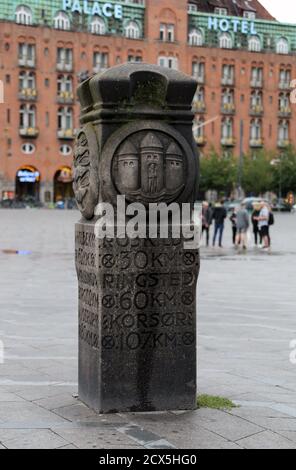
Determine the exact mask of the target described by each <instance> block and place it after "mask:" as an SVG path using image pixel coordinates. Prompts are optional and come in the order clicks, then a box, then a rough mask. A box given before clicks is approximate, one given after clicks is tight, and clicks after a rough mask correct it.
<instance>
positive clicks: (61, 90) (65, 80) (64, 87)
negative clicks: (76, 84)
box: [57, 75, 73, 98]
mask: <svg viewBox="0 0 296 470" xmlns="http://www.w3.org/2000/svg"><path fill="white" fill-rule="evenodd" d="M57 85H58V96H61V95H66V96H65V97H68V98H70V97H71V95H72V93H73V79H72V77H71V75H59V76H58V81H57Z"/></svg>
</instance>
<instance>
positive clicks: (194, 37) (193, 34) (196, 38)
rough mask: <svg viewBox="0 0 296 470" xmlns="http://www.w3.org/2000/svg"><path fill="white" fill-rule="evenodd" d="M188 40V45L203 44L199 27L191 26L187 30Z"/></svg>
mask: <svg viewBox="0 0 296 470" xmlns="http://www.w3.org/2000/svg"><path fill="white" fill-rule="evenodd" d="M188 42H189V45H190V46H199V47H201V46H203V43H204V38H203V34H202V32H201V30H200V29H197V28H193V29H191V31H190V32H189V37H188Z"/></svg>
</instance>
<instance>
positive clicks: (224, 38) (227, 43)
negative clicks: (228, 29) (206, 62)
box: [219, 33, 233, 49]
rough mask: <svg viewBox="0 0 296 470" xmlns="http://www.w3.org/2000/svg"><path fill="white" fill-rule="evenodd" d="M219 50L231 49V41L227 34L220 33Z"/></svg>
mask: <svg viewBox="0 0 296 470" xmlns="http://www.w3.org/2000/svg"><path fill="white" fill-rule="evenodd" d="M219 47H220V49H232V48H233V39H232V37H231V35H230V34H229V33H221V34H220V36H219Z"/></svg>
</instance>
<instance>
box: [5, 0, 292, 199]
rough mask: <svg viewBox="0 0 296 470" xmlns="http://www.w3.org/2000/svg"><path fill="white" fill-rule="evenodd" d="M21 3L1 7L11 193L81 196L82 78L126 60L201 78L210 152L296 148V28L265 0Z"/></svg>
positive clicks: (200, 116)
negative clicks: (293, 96)
mask: <svg viewBox="0 0 296 470" xmlns="http://www.w3.org/2000/svg"><path fill="white" fill-rule="evenodd" d="M15 3H16V2H8V1H4V2H1V4H2V5H0V80H2V82H3V88H4V100H3V101H4V103H2V104H0V110H1V112H0V125H1V130H2V132H1V135H0V143H1V145H0V198H7V197H14V196H17V197H19V198H21V197H27V196H33V197H36V198H40V199H41V201H43V202H44V201H45V202H51V201H56V200H58V199H65V198H67V197H71V163H72V147H73V139H74V136H75V131H76V129H77V128H78V127H79V105H78V103H77V99H76V96H75V90H76V88H77V85H78V83H79V81H81V80H83V78H85V77H87V76H89V75H91V74H93V73H96V72H102V71H103V70H104V69H106V68H107V67H111V66H114V65H116V64H120V63H123V62H126V61H144V62H148V63H158V64H159V65H162V66H166V67H172V68H178V69H179V70H182V71H183V72H185V73H188V74H192V75H194V76H195V77H196V79H197V81H198V89H197V93H196V99H195V102H194V110H195V112H196V123H195V126H194V133H195V136H196V141H197V144H198V146H199V148H200V151H201V153H202V154H207V152H209V151H210V149H211V148H212V147H213V148H215V149H216V151H217V152H219V153H220V154H222V153H225V152H226V153H229V152H232V153H234V154H235V155H239V153H240V150H241V149H242V150H243V151H244V152H245V153H256V152H257V151H258V150H260V149H262V148H265V149H267V150H273V151H275V152H280V151H282V149H284V148H285V147H286V146H288V145H289V144H293V145H295V147H296V132H295V117H296V106H295V105H294V106H293V105H292V104H291V103H290V93H291V80H292V79H293V78H296V60H295V58H296V26H293V25H288V24H281V23H278V22H277V21H276V20H275V19H274V18H273V17H272V16H271V15H270V14H269V13H268V12H267V11H266V10H265V9H264V8H263V7H262V5H261V4H260V3H259V2H258V1H257V0H249V1H244V0H236V1H234V0H210V1H207V0H189V2H188V1H187V0H170V1H168V0H146V1H145V0H134V1H132V0H128V1H123V0H121V1H120V0H119V1H110V2H108V3H106V2H104V1H98V2H95V1H88V2H83V1H80V2H79V1H78V2H77V1H71V0H64V1H62V0H54V1H48V2H42V5H47V4H48V5H47V6H45V7H44V6H43V7H41V6H40V2H37V0H27V1H26V2H25V4H22V3H20V5H17V6H15ZM0 90H1V88H0Z"/></svg>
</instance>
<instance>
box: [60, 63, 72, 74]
mask: <svg viewBox="0 0 296 470" xmlns="http://www.w3.org/2000/svg"><path fill="white" fill-rule="evenodd" d="M57 71H58V72H72V71H73V63H72V62H57Z"/></svg>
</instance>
